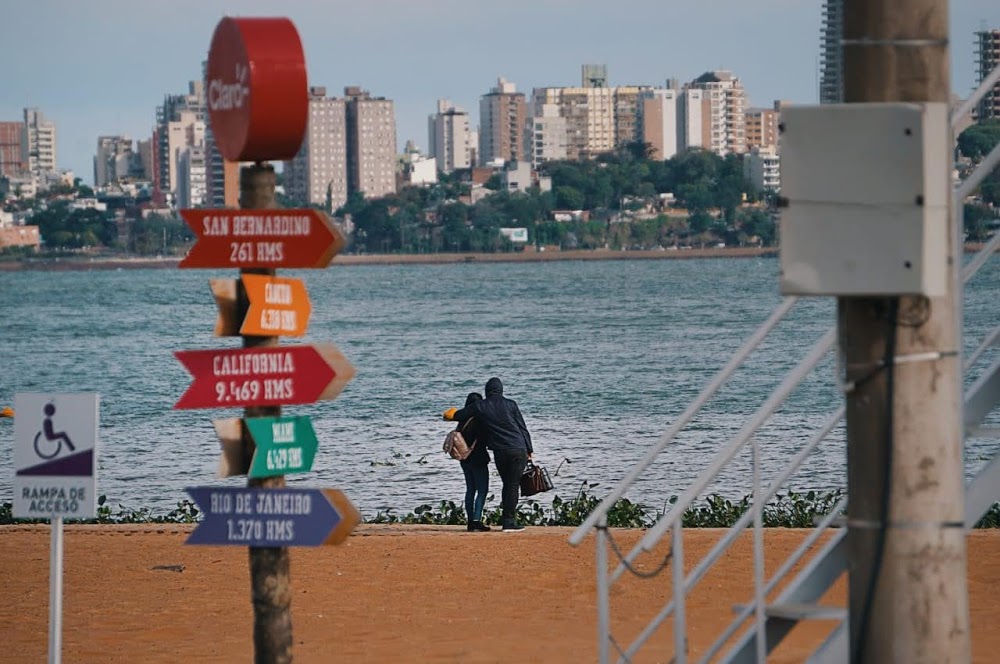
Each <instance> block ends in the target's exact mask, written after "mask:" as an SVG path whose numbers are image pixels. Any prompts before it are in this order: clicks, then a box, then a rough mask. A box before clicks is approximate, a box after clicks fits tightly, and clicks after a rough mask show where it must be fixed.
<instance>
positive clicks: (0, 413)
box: [0, 406, 14, 417]
mask: <svg viewBox="0 0 1000 664" xmlns="http://www.w3.org/2000/svg"><path fill="white" fill-rule="evenodd" d="M0 417H14V409H13V408H11V407H10V406H4V407H3V408H2V409H0Z"/></svg>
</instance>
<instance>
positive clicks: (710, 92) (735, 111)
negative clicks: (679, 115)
mask: <svg viewBox="0 0 1000 664" xmlns="http://www.w3.org/2000/svg"><path fill="white" fill-rule="evenodd" d="M688 87H690V88H694V89H699V90H704V91H705V97H706V98H707V99H708V117H707V118H706V120H707V122H708V136H709V142H708V143H707V144H703V145H702V147H704V148H706V149H709V150H711V151H712V152H714V153H716V154H718V155H720V156H725V155H727V154H730V153H736V154H742V153H743V152H746V149H747V141H746V115H745V111H746V92H745V91H744V90H743V84H742V83H741V82H740V79H739V78H737V77H736V76H734V75H733V73H732V72H730V71H726V70H716V71H709V72H705V73H704V74H702V75H701V76H699V77H698V78H696V79H695V80H694V81H692V82H691V83H690V84H689V86H688Z"/></svg>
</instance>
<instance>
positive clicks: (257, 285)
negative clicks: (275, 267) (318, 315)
mask: <svg viewBox="0 0 1000 664" xmlns="http://www.w3.org/2000/svg"><path fill="white" fill-rule="evenodd" d="M240 278H241V279H243V287H244V288H245V289H246V291H247V297H248V298H249V299H250V310H249V311H248V312H247V317H246V318H245V319H244V320H243V326H242V327H241V328H240V334H247V335H251V336H259V337H270V336H277V335H279V334H283V335H287V336H290V337H301V336H302V335H303V334H305V333H306V327H307V326H308V325H309V314H310V313H311V312H312V305H311V304H310V303H309V294H308V293H306V287H305V284H303V283H302V281H301V280H300V279H288V278H282V277H269V276H266V275H261V274H244V275H242V276H241V277H240Z"/></svg>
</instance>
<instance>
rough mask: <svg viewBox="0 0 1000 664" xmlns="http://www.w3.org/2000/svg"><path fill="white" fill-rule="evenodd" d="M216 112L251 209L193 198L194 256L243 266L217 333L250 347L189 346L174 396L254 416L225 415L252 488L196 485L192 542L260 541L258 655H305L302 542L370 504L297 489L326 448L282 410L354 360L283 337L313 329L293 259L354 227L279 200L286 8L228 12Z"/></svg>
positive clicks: (325, 261) (288, 53)
mask: <svg viewBox="0 0 1000 664" xmlns="http://www.w3.org/2000/svg"><path fill="white" fill-rule="evenodd" d="M205 78H206V82H207V87H208V113H209V121H210V123H211V127H212V132H213V134H214V135H215V138H216V144H217V145H218V148H219V151H220V153H221V154H222V156H223V158H224V159H226V160H228V161H236V162H254V163H253V165H248V166H244V167H243V168H242V169H241V170H240V208H241V209H239V210H230V209H225V210H181V216H182V217H183V218H184V221H185V222H187V224H188V225H189V226H190V227H191V229H192V230H193V231H194V233H195V236H196V238H197V239H196V241H195V244H194V246H193V247H192V248H191V251H190V252H189V253H188V255H187V256H186V257H185V258H184V259H183V260H182V261H181V262H180V267H182V268H238V269H239V270H240V279H239V280H238V281H236V280H213V281H212V292H213V293H214V295H215V299H216V302H217V303H218V305H219V318H218V321H217V322H216V327H215V333H216V335H217V336H235V335H236V334H239V335H240V336H241V337H242V341H243V347H242V348H240V349H222V350H197V351H178V352H177V353H175V355H176V356H177V359H178V360H180V362H181V363H182V364H183V365H184V366H185V368H187V369H188V371H190V372H191V374H192V376H193V377H194V380H193V382H192V384H191V386H190V387H189V388H188V389H187V391H186V392H185V393H184V394H183V395H182V396H181V398H180V400H179V401H178V402H177V403H176V404H175V405H174V408H220V407H235V406H243V407H244V411H243V415H244V419H243V420H240V419H228V420H217V421H216V422H215V427H216V431H217V432H218V434H219V438H220V440H221V441H222V449H223V454H222V461H221V464H220V474H222V475H223V476H229V475H235V474H242V473H248V475H249V477H248V479H247V488H246V489H234V488H212V487H194V488H189V489H188V492H189V493H190V494H191V496H192V498H193V499H194V500H195V502H197V503H198V505H199V506H200V507H201V508H202V510H203V513H204V520H203V521H202V523H201V525H199V526H198V528H196V529H195V531H194V532H193V533H192V534H191V537H190V538H189V539H188V543H189V544H239V545H243V546H249V547H250V548H249V553H250V583H251V596H252V604H253V611H254V631H253V634H254V654H255V661H258V662H291V661H292V622H291V597H292V590H291V578H290V575H289V568H290V562H289V555H288V547H289V546H315V545H317V544H323V543H327V544H336V543H338V542H340V541H342V540H343V539H344V538H345V537H347V536H348V535H349V534H350V532H351V530H353V528H354V526H355V525H356V524H357V523H358V521H359V520H360V518H361V516H360V514H358V511H357V510H356V509H355V508H354V506H353V505H351V504H350V501H348V500H347V498H346V496H344V494H342V493H340V492H339V491H334V490H319V489H287V488H285V478H284V474H285V473H291V472H305V471H307V470H309V468H310V467H311V465H312V460H313V457H314V455H315V452H316V446H317V441H316V436H315V433H314V432H313V430H312V426H311V424H310V423H309V420H308V418H304V417H302V418H287V417H281V406H282V405H286V404H300V403H312V402H314V401H317V400H325V399H333V398H334V397H336V396H337V394H338V393H339V392H340V390H342V389H343V387H344V385H345V384H346V383H347V382H348V381H349V380H350V379H351V377H352V376H353V375H354V368H353V367H352V366H351V365H350V363H349V362H348V361H347V360H346V359H345V358H344V356H343V355H341V354H340V352H339V351H338V350H337V349H336V347H334V346H333V345H332V344H321V345H317V346H289V347H282V346H280V345H279V343H278V338H279V336H281V335H287V336H301V335H303V334H305V331H306V327H307V324H308V319H309V314H310V311H311V304H310V302H309V297H308V295H307V294H306V291H305V287H304V286H303V285H302V283H301V282H300V281H298V280H296V279H280V278H278V277H277V276H276V274H275V270H276V269H277V268H279V267H282V268H322V267H326V266H327V265H329V264H330V261H331V260H333V257H334V256H335V255H336V254H337V252H339V251H340V250H341V248H342V247H343V246H344V238H343V236H341V234H340V232H339V231H337V229H336V228H335V227H334V226H333V224H331V223H330V220H329V218H327V216H326V214H324V213H323V212H321V211H319V210H314V209H311V208H307V209H289V210H282V209H277V205H276V203H275V195H274V190H275V183H276V176H275V173H274V169H273V168H272V167H271V166H270V165H269V164H267V163H266V162H267V160H269V159H290V158H292V157H293V156H294V155H295V154H296V153H297V152H298V151H299V146H300V145H301V143H302V138H303V136H304V135H305V131H306V126H307V121H308V112H309V111H308V106H309V105H308V94H307V91H306V80H307V77H306V69H305V58H304V56H303V52H302V44H301V42H300V41H299V36H298V32H297V31H296V29H295V26H294V25H293V24H292V23H291V21H289V20H288V19H286V18H232V17H226V18H223V19H222V20H221V21H220V22H219V24H218V26H216V29H215V33H214V34H213V36H212V44H211V47H210V49H209V53H208V64H207V67H206V76H205Z"/></svg>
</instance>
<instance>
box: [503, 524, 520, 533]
mask: <svg viewBox="0 0 1000 664" xmlns="http://www.w3.org/2000/svg"><path fill="white" fill-rule="evenodd" d="M522 530H524V526H522V525H521V524H519V523H515V524H513V525H510V526H504V527H503V532H505V533H519V532H521V531H522Z"/></svg>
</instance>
